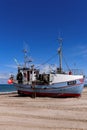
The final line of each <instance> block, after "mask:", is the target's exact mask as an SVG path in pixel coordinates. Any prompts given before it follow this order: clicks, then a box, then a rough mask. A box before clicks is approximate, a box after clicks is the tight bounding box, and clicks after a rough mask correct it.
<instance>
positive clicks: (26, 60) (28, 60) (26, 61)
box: [23, 49, 32, 68]
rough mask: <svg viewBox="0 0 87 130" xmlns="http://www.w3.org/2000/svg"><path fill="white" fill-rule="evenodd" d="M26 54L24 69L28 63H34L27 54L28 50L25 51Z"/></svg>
mask: <svg viewBox="0 0 87 130" xmlns="http://www.w3.org/2000/svg"><path fill="white" fill-rule="evenodd" d="M23 52H24V67H25V68H26V67H27V63H30V62H32V59H31V58H29V57H28V55H27V53H28V51H27V50H26V49H24V50H23Z"/></svg>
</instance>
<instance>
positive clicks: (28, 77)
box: [13, 39, 84, 97]
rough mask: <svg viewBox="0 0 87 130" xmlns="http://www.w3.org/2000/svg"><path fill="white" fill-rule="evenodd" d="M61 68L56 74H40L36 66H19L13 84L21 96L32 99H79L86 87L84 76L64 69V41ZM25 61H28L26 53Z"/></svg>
mask: <svg viewBox="0 0 87 130" xmlns="http://www.w3.org/2000/svg"><path fill="white" fill-rule="evenodd" d="M59 41H60V42H59V44H60V46H59V49H58V52H57V54H58V55H59V61H60V62H59V68H58V67H57V68H56V70H55V71H54V72H52V71H50V72H49V73H45V72H43V73H40V71H39V69H37V68H35V66H34V65H31V66H27V65H26V63H27V61H26V60H25V63H24V65H23V66H18V73H17V76H16V79H15V80H14V82H13V84H14V86H15V87H16V89H17V92H18V94H19V95H28V96H31V97H36V96H37V97H40V96H43V97H79V96H81V94H82V91H83V87H84V76H83V75H82V74H78V75H75V74H73V73H72V72H71V71H69V73H66V72H64V71H63V69H62V40H61V39H60V40H59ZM24 52H25V59H26V51H24Z"/></svg>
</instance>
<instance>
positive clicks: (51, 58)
mask: <svg viewBox="0 0 87 130" xmlns="http://www.w3.org/2000/svg"><path fill="white" fill-rule="evenodd" d="M57 55H58V54H57V53H56V54H55V55H53V56H52V57H50V58H49V59H48V60H47V61H45V62H43V63H42V64H41V65H39V66H37V67H36V68H38V67H40V66H42V65H44V64H46V63H48V62H49V61H50V60H52V59H53V58H54V57H55V56H57Z"/></svg>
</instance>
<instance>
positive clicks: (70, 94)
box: [18, 90, 81, 97]
mask: <svg viewBox="0 0 87 130" xmlns="http://www.w3.org/2000/svg"><path fill="white" fill-rule="evenodd" d="M18 93H20V94H24V95H29V96H32V95H33V94H35V95H36V96H37V97H80V96H81V94H74V93H37V92H36V93H35V92H27V91H20V90H18Z"/></svg>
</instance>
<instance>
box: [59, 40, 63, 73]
mask: <svg viewBox="0 0 87 130" xmlns="http://www.w3.org/2000/svg"><path fill="white" fill-rule="evenodd" d="M58 41H59V45H60V47H59V48H58V54H59V72H60V73H62V42H63V40H62V38H58Z"/></svg>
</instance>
